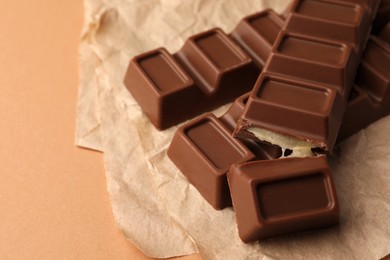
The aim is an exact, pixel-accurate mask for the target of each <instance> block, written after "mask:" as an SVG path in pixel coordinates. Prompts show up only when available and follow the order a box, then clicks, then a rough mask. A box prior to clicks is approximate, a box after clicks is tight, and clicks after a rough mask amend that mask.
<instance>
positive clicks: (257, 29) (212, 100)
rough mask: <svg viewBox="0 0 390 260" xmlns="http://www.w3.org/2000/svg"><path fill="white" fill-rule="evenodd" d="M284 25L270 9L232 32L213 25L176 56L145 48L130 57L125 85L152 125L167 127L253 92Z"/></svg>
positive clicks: (193, 38) (195, 36)
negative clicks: (228, 32) (144, 51)
mask: <svg viewBox="0 0 390 260" xmlns="http://www.w3.org/2000/svg"><path fill="white" fill-rule="evenodd" d="M282 24H283V20H282V19H281V18H280V17H279V16H278V15H276V14H275V13H274V12H273V11H272V10H265V11H263V12H259V13H256V14H254V15H251V16H250V17H246V18H244V19H243V20H242V21H241V22H240V23H239V25H238V26H237V28H236V29H235V30H233V32H232V33H231V36H228V35H226V34H225V33H224V32H223V31H222V30H220V29H213V30H209V31H206V32H203V33H199V34H197V35H193V36H191V37H189V38H188V39H187V41H186V42H185V44H184V45H183V47H182V48H181V49H180V50H179V51H178V52H177V53H175V54H173V55H171V54H170V53H169V52H168V51H167V50H165V49H164V48H160V49H156V50H152V51H149V52H146V53H143V54H141V55H138V56H136V57H134V58H133V59H132V60H131V61H130V64H129V66H128V69H127V72H126V76H125V79H124V83H125V86H126V87H127V89H128V90H129V92H130V93H131V94H132V96H133V97H134V99H135V100H136V101H137V102H138V104H139V105H140V106H141V108H142V110H143V112H144V113H145V115H146V116H147V117H148V118H149V119H150V121H151V122H152V124H153V125H154V126H155V127H156V128H157V129H160V130H163V129H166V128H168V127H170V126H173V125H175V124H178V123H180V122H183V121H184V120H186V119H189V118H192V117H194V116H196V115H199V114H201V113H203V112H206V111H209V110H212V109H214V108H217V107H219V106H221V105H223V104H226V103H228V102H231V101H233V100H234V99H235V98H237V97H238V96H240V95H242V94H244V93H246V92H248V91H249V90H250V89H251V88H252V87H253V84H254V83H255V81H256V79H257V77H258V75H259V73H260V70H261V68H262V66H263V64H264V61H265V59H266V56H267V53H268V52H269V50H270V49H271V47H272V45H273V41H274V40H275V37H276V35H277V34H278V32H279V31H280V29H281V26H282ZM265 26H267V27H265ZM265 28H266V29H265ZM239 45H241V47H240V46H239ZM244 50H245V51H246V52H247V53H246V52H245V51H244ZM178 108H180V109H178Z"/></svg>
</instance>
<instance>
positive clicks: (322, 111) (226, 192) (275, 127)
mask: <svg viewBox="0 0 390 260" xmlns="http://www.w3.org/2000/svg"><path fill="white" fill-rule="evenodd" d="M389 21H390V1H389V0H383V1H382V2H381V1H380V0H294V1H292V3H291V4H290V6H289V8H288V9H287V10H286V12H284V13H283V15H278V14H276V13H275V12H273V11H272V10H265V11H262V12H259V13H255V14H253V15H250V16H247V17H245V18H244V19H242V20H241V22H240V23H239V24H238V25H237V27H236V28H235V29H234V30H233V32H231V33H230V34H225V33H224V32H223V31H221V30H220V29H212V30H209V31H207V32H203V33H200V34H197V35H194V36H192V37H190V38H188V40H187V41H186V42H185V44H184V46H183V47H182V48H181V49H180V50H179V51H178V52H177V53H175V54H173V55H171V54H170V53H168V52H167V51H166V50H165V49H163V48H161V49H157V50H153V51H150V52H147V53H144V54H141V55H139V56H137V57H135V58H133V59H132V60H131V62H130V64H129V67H128V70H127V74H126V77H125V85H126V87H127V88H128V90H129V91H130V93H131V94H132V95H133V97H134V98H135V99H136V100H137V101H138V103H139V104H140V106H141V108H142V109H143V111H144V113H145V115H146V116H148V117H149V119H150V121H151V122H152V123H153V124H154V126H155V127H156V128H158V129H160V130H163V129H165V128H168V127H170V126H173V125H176V124H178V123H180V122H183V121H184V120H186V119H190V118H192V117H194V116H196V115H200V114H201V113H204V112H207V111H210V110H211V109H214V108H216V107H218V106H221V105H222V104H226V103H229V102H231V101H233V100H234V99H235V101H234V102H233V104H232V105H231V107H230V108H229V110H228V111H227V112H226V113H225V114H224V115H222V116H221V117H219V118H217V117H216V116H215V115H214V114H212V113H209V112H208V113H205V114H203V115H201V116H199V117H197V118H195V119H193V120H191V121H189V122H187V123H186V124H184V125H182V126H181V127H179V128H178V130H177V132H176V133H175V135H174V137H173V140H172V143H171V145H170V147H169V149H168V156H169V158H170V159H171V160H172V161H173V162H174V163H175V164H176V166H177V167H178V168H179V169H180V171H181V172H182V173H183V174H184V175H185V176H186V177H187V178H188V180H189V181H190V182H191V183H192V184H193V185H194V186H195V187H196V188H197V190H198V191H199V192H200V194H201V195H202V196H203V197H204V198H205V199H206V200H207V201H208V202H209V203H210V205H212V206H213V207H214V208H215V209H218V210H220V209H223V208H226V207H230V206H233V207H234V210H235V213H236V218H237V225H238V231H239V235H240V238H241V239H242V240H243V241H244V242H251V241H256V240H262V239H266V238H269V237H273V236H277V235H282V234H287V233H292V232H300V231H306V230H311V229H317V228H322V227H326V226H331V225H335V224H337V223H338V221H339V204H338V201H337V195H336V191H335V187H334V184H333V178H332V173H331V170H330V169H329V166H328V163H327V157H326V156H327V155H328V154H330V153H331V152H332V150H333V148H334V146H335V144H336V142H340V141H342V140H344V139H346V138H348V137H349V136H351V135H353V134H355V133H356V132H358V131H359V130H361V129H363V128H365V127H367V126H368V125H369V124H371V123H372V122H374V121H376V120H378V119H380V118H382V117H384V116H387V115H389V114H390V69H389V68H390V23H389ZM371 32H372V33H373V34H371Z"/></svg>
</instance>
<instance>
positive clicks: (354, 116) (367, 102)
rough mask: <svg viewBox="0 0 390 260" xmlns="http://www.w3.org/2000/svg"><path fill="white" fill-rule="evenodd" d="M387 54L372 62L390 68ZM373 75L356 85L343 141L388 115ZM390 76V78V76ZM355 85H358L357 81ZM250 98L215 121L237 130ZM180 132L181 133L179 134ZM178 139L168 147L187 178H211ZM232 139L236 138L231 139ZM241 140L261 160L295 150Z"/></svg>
mask: <svg viewBox="0 0 390 260" xmlns="http://www.w3.org/2000/svg"><path fill="white" fill-rule="evenodd" d="M375 46H376V45H375V44H368V47H367V48H368V50H367V53H370V52H372V51H370V49H373V48H374V49H375ZM383 50H384V49H383V48H381V49H379V51H383ZM373 51H374V52H375V50H373ZM368 56H370V55H368ZM386 57H389V55H388V54H386V52H384V53H383V54H381V55H379V56H378V55H377V57H376V58H375V59H374V60H371V63H379V64H381V65H379V67H380V66H382V67H384V68H386V67H387V65H386V64H387V63H388V62H387V60H386ZM363 60H364V57H363ZM365 70H366V67H363V66H361V68H360V71H361V72H360V73H359V75H360V74H367V73H370V72H365ZM373 75H374V77H371V78H367V79H366V80H368V82H366V83H365V85H366V87H365V88H361V87H358V86H356V85H355V86H354V89H353V94H351V97H350V100H349V102H348V107H347V111H346V114H345V117H344V120H343V124H342V127H341V129H340V134H339V139H338V141H341V140H343V139H345V138H347V137H349V136H350V135H352V134H354V133H356V132H358V131H359V130H361V129H363V128H365V127H367V126H368V125H369V124H371V123H372V122H374V121H376V120H377V119H379V118H380V117H383V116H386V115H388V114H389V113H390V107H389V105H387V104H389V101H384V102H382V103H381V104H380V105H379V104H378V103H377V104H375V103H373V102H371V98H370V97H369V94H368V92H370V90H369V89H370V88H373V87H375V86H376V85H377V82H378V80H376V79H375V75H381V74H380V72H379V71H377V72H374V74H373ZM383 77H384V78H385V79H386V75H384V76H382V78H383ZM387 79H390V77H387ZM370 80H371V81H370ZM355 84H356V82H355ZM358 84H359V83H358ZM282 92H283V94H285V93H286V92H285V91H282ZM382 93H384V94H386V93H388V92H382ZM248 97H249V93H247V94H245V95H243V96H241V97H239V98H238V99H236V101H235V102H234V103H233V104H232V106H231V107H230V108H229V110H228V111H227V112H226V113H225V114H224V115H223V116H221V117H220V118H219V119H215V122H217V123H218V124H222V125H223V126H222V127H225V128H227V129H229V131H230V132H232V131H233V130H234V129H235V127H236V125H237V121H238V119H239V118H240V115H241V114H242V112H243V110H244V107H245V104H246V102H247V100H248ZM279 97H285V95H279ZM287 97H288V96H287ZM383 99H384V100H388V98H387V97H383ZM306 102H309V103H310V102H311V103H314V104H318V102H317V101H316V100H306V99H304V100H302V102H301V103H302V104H304V105H308V104H306ZM359 111H360V112H359ZM368 111H371V112H369V113H368ZM271 115H273V116H274V115H275V114H274V113H273V112H271ZM361 115H366V116H364V117H363V116H361ZM202 117H203V118H208V117H213V118H215V116H213V115H211V114H206V115H204V116H202ZM192 124H193V122H192V121H191V122H189V123H188V124H186V125H184V126H182V128H183V129H186V128H190V127H191V125H192ZM178 132H180V134H181V133H184V132H185V131H183V130H181V131H178ZM176 135H178V133H177V134H176ZM204 137H207V135H204ZM225 138H228V139H230V137H226V136H225ZM174 139H175V140H176V141H175V142H172V144H171V145H170V148H169V150H168V155H169V156H170V158H171V159H172V161H173V162H174V163H175V164H176V165H178V166H179V169H180V170H181V171H182V173H183V174H184V175H186V176H187V177H189V176H197V177H198V178H199V180H202V179H204V180H207V178H208V177H207V176H209V175H212V172H211V171H205V170H203V171H201V172H199V171H198V172H197V171H196V169H195V168H193V167H192V165H193V163H190V164H189V165H183V163H182V162H181V160H182V157H183V156H186V157H193V155H186V154H185V153H184V152H183V149H177V148H176V147H175V146H179V145H180V146H194V145H195V144H194V143H193V142H191V141H188V140H187V141H186V138H176V136H175V138H174ZM181 142H182V143H181ZM230 142H232V141H230ZM240 142H241V143H243V144H244V145H245V146H246V147H248V149H249V150H250V151H251V152H252V154H253V155H255V158H256V159H257V160H269V159H275V158H279V157H281V156H282V155H284V156H288V155H289V153H290V152H291V151H290V150H288V149H286V150H284V151H282V150H281V149H280V148H279V147H277V146H269V145H267V144H264V143H259V142H257V141H255V139H254V138H251V136H250V133H248V136H243V137H242V138H240ZM180 143H181V144H180ZM172 151H175V152H172ZM198 155H199V154H198ZM194 161H196V159H194ZM179 164H180V165H179ZM189 179H190V181H191V183H193V184H194V185H195V187H197V188H198V186H199V185H200V186H201V187H205V186H207V182H203V183H199V181H197V182H196V183H194V182H193V181H192V177H189ZM220 183H222V184H223V185H226V182H220ZM213 189H214V190H220V191H221V190H222V191H224V190H225V191H226V186H225V187H224V188H221V187H218V188H215V187H210V188H209V189H207V190H208V191H210V190H213ZM198 190H199V191H200V192H201V194H202V195H203V196H204V197H208V196H209V195H208V194H204V192H203V191H201V189H199V188H198ZM213 196H214V197H217V198H218V199H214V200H213V202H211V205H212V206H213V207H214V208H217V209H222V208H224V207H226V206H230V201H229V200H230V195H229V193H228V192H224V193H223V194H221V193H220V194H217V193H213ZM208 201H209V202H210V199H208ZM216 201H218V202H216ZM222 201H225V202H226V201H228V203H222Z"/></svg>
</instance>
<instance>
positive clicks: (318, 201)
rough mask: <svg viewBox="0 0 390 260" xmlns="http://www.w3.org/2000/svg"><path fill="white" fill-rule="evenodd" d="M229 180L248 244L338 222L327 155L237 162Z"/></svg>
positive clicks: (334, 193)
mask: <svg viewBox="0 0 390 260" xmlns="http://www.w3.org/2000/svg"><path fill="white" fill-rule="evenodd" d="M228 181H229V187H230V192H231V195H232V200H233V205H234V209H235V212H236V217H237V225H238V231H239V236H240V238H241V239H242V241H244V242H246V243H248V242H251V241H255V240H262V239H266V238H269V237H273V236H277V235H282V234H288V233H292V232H299V231H306V230H311V229H317V228H322V227H327V226H331V225H335V224H337V223H338V220H339V206H338V202H337V196H336V191H335V188H334V184H333V180H332V176H331V173H330V170H329V166H328V164H327V162H326V158H325V157H323V156H320V157H314V158H284V159H277V160H267V161H254V162H248V163H244V164H241V165H237V164H236V165H233V166H232V168H231V169H230V172H229V173H228Z"/></svg>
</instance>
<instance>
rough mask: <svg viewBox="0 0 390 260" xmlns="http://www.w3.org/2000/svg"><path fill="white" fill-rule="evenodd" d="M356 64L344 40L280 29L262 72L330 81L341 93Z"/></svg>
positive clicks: (317, 80)
mask: <svg viewBox="0 0 390 260" xmlns="http://www.w3.org/2000/svg"><path fill="white" fill-rule="evenodd" d="M356 64H357V60H356V57H355V56H354V55H353V54H352V50H351V47H350V46H348V45H346V44H343V43H339V42H335V41H327V40H322V39H318V38H311V37H307V36H303V35H299V34H293V33H289V32H285V31H282V32H281V33H280V34H279V36H278V39H277V40H276V42H275V44H274V49H273V51H272V52H271V54H270V57H269V60H268V62H267V66H266V67H265V68H264V70H263V72H269V73H274V74H283V75H285V76H287V77H293V78H299V79H303V80H309V81H312V82H316V83H324V84H328V85H332V86H334V87H336V88H337V89H338V90H339V92H340V94H341V95H342V96H343V97H344V96H345V95H348V93H349V91H350V87H349V86H350V85H351V83H352V82H353V79H354V77H355V73H356V71H355V70H356V66H357V65H356Z"/></svg>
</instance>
